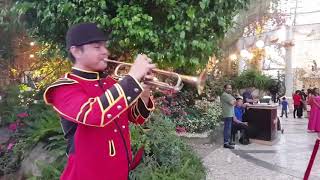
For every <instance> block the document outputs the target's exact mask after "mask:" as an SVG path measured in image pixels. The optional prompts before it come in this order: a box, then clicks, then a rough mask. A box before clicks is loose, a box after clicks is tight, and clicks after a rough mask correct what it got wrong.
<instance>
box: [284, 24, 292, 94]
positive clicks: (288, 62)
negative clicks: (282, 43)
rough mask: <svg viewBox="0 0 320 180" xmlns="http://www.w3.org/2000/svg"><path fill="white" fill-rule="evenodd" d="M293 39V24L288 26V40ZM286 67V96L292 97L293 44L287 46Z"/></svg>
mask: <svg viewBox="0 0 320 180" xmlns="http://www.w3.org/2000/svg"><path fill="white" fill-rule="evenodd" d="M292 40H293V28H292V26H290V27H289V26H287V27H286V41H287V42H290V41H292ZM285 61H286V68H285V73H286V74H285V79H286V81H285V85H286V97H291V96H292V93H293V68H292V46H287V47H286V56H285Z"/></svg>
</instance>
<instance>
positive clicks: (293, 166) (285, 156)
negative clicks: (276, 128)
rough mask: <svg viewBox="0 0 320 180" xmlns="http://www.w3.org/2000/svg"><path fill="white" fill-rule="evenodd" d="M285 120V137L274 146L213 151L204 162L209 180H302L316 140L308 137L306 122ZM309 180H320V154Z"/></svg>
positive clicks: (279, 135)
mask: <svg viewBox="0 0 320 180" xmlns="http://www.w3.org/2000/svg"><path fill="white" fill-rule="evenodd" d="M291 116H292V114H290V115H289V118H284V119H282V120H281V124H282V126H283V128H284V133H283V134H281V133H279V134H278V137H279V141H278V142H277V143H276V144H274V145H272V146H267V145H261V144H255V143H252V144H250V145H247V146H244V145H239V144H237V145H236V149H235V150H228V149H224V148H222V147H219V148H214V149H212V152H209V153H208V154H207V155H206V156H203V162H204V164H205V166H206V167H207V172H208V174H207V179H208V180H211V179H212V180H213V179H214V180H220V179H221V180H224V179H225V180H229V179H230V180H242V179H243V180H248V179H249V180H251V179H252V180H269V179H270V180H278V179H279V180H282V179H283V180H296V179H297V180H298V179H302V178H303V175H304V172H305V170H306V167H307V164H308V161H309V158H310V154H311V152H312V149H313V145H314V143H315V139H316V137H317V135H316V134H314V133H307V130H306V128H307V122H308V120H307V119H306V118H303V119H293V118H290V117H291ZM309 179H310V180H316V179H320V153H319V154H318V155H317V157H316V160H315V163H314V165H313V169H312V171H311V176H310V178H309Z"/></svg>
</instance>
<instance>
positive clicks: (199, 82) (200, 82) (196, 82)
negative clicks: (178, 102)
mask: <svg viewBox="0 0 320 180" xmlns="http://www.w3.org/2000/svg"><path fill="white" fill-rule="evenodd" d="M105 61H106V62H107V63H113V64H117V67H116V68H115V71H114V75H115V76H116V78H121V77H123V76H124V75H121V74H120V73H119V71H120V69H121V68H123V67H125V66H129V67H130V66H132V64H131V63H125V62H119V61H115V60H109V59H105ZM152 72H153V73H154V74H158V75H164V76H167V77H174V78H176V83H175V85H170V84H169V83H166V82H162V81H159V80H158V79H157V78H153V79H152V80H149V79H148V80H147V79H146V80H144V81H143V82H144V83H145V84H148V85H152V86H155V87H157V88H159V89H167V90H173V91H180V90H181V89H182V87H183V82H184V83H187V84H190V85H192V86H195V87H196V88H197V91H198V93H199V94H201V93H202V91H203V89H204V86H205V82H206V79H207V72H206V71H205V70H204V71H202V72H201V73H200V75H199V77H194V76H187V75H181V74H178V73H175V72H171V71H164V70H161V69H153V70H152Z"/></svg>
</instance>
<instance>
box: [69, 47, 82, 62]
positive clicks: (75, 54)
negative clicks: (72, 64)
mask: <svg viewBox="0 0 320 180" xmlns="http://www.w3.org/2000/svg"><path fill="white" fill-rule="evenodd" d="M70 53H71V54H72V55H73V57H74V58H75V59H79V58H80V56H81V54H82V50H81V49H80V48H79V47H76V46H71V47H70Z"/></svg>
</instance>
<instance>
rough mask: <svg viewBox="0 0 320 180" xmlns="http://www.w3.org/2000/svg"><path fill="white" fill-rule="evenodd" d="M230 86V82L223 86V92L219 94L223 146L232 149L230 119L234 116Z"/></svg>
mask: <svg viewBox="0 0 320 180" xmlns="http://www.w3.org/2000/svg"><path fill="white" fill-rule="evenodd" d="M231 93H232V87H231V85H230V84H226V85H225V86H224V92H223V93H222V95H221V106H222V117H223V121H224V130H223V147H224V148H229V149H234V144H233V143H231V142H230V139H231V129H232V121H233V116H234V105H235V103H236V100H235V98H234V97H233V96H232V95H231Z"/></svg>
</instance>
